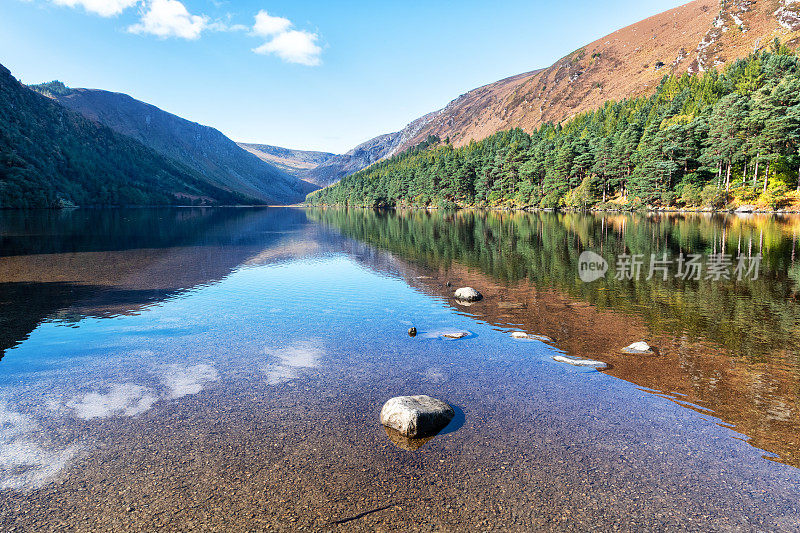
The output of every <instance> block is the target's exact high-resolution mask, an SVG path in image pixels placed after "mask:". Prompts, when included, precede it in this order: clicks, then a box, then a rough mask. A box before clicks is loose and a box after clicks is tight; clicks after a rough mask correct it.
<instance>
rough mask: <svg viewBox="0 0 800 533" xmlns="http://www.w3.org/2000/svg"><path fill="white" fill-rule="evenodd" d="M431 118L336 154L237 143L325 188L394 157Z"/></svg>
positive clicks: (263, 158) (416, 121) (421, 119)
mask: <svg viewBox="0 0 800 533" xmlns="http://www.w3.org/2000/svg"><path fill="white" fill-rule="evenodd" d="M435 115H436V113H431V114H429V115H425V116H424V117H421V118H418V119H417V120H415V121H414V122H412V123H411V124H409V125H408V126H406V127H405V128H403V129H402V130H400V131H397V132H394V133H387V134H385V135H379V136H378V137H375V138H373V139H370V140H369V141H367V142H365V143H361V144H359V145H358V146H356V147H355V148H353V149H352V150H350V151H349V152H347V153H346V154H340V155H336V154H330V153H326V152H306V151H303V150H291V149H287V148H279V147H276V146H269V145H263V144H248V143H239V146H241V147H242V148H244V149H245V150H248V151H249V152H251V153H253V154H255V155H256V156H258V157H259V158H261V160H262V161H265V162H268V163H271V164H273V165H276V166H278V167H279V168H282V169H283V170H285V171H287V172H289V173H290V174H292V175H294V176H296V177H297V178H299V179H302V180H305V181H308V182H311V183H313V184H315V185H318V186H320V187H326V186H328V185H331V184H332V183H336V182H337V181H339V180H340V179H342V178H343V177H345V176H347V175H349V174H352V173H354V172H358V171H359V170H361V169H363V168H366V167H368V166H370V165H371V164H373V163H376V162H378V161H380V160H381V159H384V158H386V157H391V156H393V155H395V154H396V153H398V151H399V150H400V148H401V147H402V146H404V145H405V144H407V143H408V141H409V140H410V139H412V138H414V137H416V136H417V135H418V134H419V132H420V130H422V128H424V127H425V126H426V125H427V124H428V122H429V121H430V120H431V119H433V117H434V116H435Z"/></svg>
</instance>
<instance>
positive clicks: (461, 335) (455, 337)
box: [442, 331, 469, 341]
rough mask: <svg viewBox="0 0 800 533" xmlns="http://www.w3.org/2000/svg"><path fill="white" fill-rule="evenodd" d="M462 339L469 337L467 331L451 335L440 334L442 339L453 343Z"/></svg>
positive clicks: (455, 332)
mask: <svg viewBox="0 0 800 533" xmlns="http://www.w3.org/2000/svg"><path fill="white" fill-rule="evenodd" d="M464 337H469V332H468V331H454V332H452V333H442V338H443V339H447V340H451V341H455V340H458V339H463V338H464Z"/></svg>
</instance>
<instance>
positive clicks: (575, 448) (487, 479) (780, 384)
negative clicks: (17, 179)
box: [0, 208, 800, 531]
mask: <svg viewBox="0 0 800 533" xmlns="http://www.w3.org/2000/svg"><path fill="white" fill-rule="evenodd" d="M798 232H800V218H774V217H772V218H770V217H763V218H762V217H756V216H751V217H735V216H706V215H693V216H688V215H687V216H678V215H657V216H656V215H653V216H638V215H579V214H547V213H541V214H521V213H520V214H509V213H472V212H459V213H427V212H421V211H413V212H391V213H377V212H371V211H361V210H350V211H345V210H334V209H327V210H302V209H288V208H287V209H164V210H146V209H141V210H113V211H112V210H109V211H104V210H75V211H64V212H57V211H53V212H50V211H38V212H33V211H31V212H11V211H7V212H1V211H0V355H2V359H0V529H2V530H10V529H13V528H15V527H16V528H19V529H21V530H32V529H38V530H50V529H60V528H68V529H78V530H98V529H103V530H126V529H129V530H142V529H145V530H148V529H150V530H152V529H155V528H157V527H166V528H169V529H181V530H192V529H250V530H253V529H256V530H259V529H270V528H277V529H303V528H305V529H336V528H339V527H343V528H346V529H364V530H375V529H379V530H408V529H420V530H442V529H448V530H450V529H456V528H460V529H468V530H475V529H479V530H486V529H497V530H531V529H550V530H585V529H599V530H608V529H612V528H619V529H624V530H634V529H651V530H663V529H677V528H684V529H691V530H703V531H707V530H731V529H735V530H745V531H749V530H778V531H798V530H800V509H799V508H798V507H800V469H798V467H800V358H799V357H798V354H800V305H798V302H797V297H798V290H799V289H800V285H798V284H800V257H796V252H797V242H796V241H797V233H798ZM585 251H592V252H594V253H595V254H597V256H596V257H595V258H594V262H595V263H597V264H602V261H605V262H606V264H607V265H608V272H607V273H606V274H605V276H604V277H602V278H600V279H598V280H596V281H594V282H591V283H587V282H583V281H581V279H580V277H579V273H580V269H581V262H580V260H579V258H580V257H581V254H582V252H585ZM664 254H666V257H665V256H664ZM681 254H683V256H684V258H687V259H688V258H690V257H692V256H695V255H696V256H698V259H697V260H696V262H697V261H699V262H700V263H701V267H702V268H703V270H702V272H701V273H700V275H699V278H700V279H693V276H685V275H681V274H682V273H685V268H684V267H685V266H686V265H685V264H682V263H680V262H679V261H678V258H679V257H680V256H681ZM651 255H653V256H655V258H656V259H658V260H661V261H662V262H661V263H659V267H660V268H657V269H655V270H654V271H653V275H652V276H650V275H649V274H650V264H651V261H652V259H653V258H652V257H651ZM725 257H729V259H728V260H730V261H731V263H730V264H727V263H725V261H724V260H725ZM626 258H630V260H628V259H626ZM739 258H741V260H742V261H743V264H746V265H747V266H748V267H753V266H754V265H755V266H754V268H752V269H751V270H750V271H749V272H746V274H747V275H743V276H741V277H742V279H738V278H739V276H738V275H737V274H738V273H737V271H736V267H737V266H738V265H739V262H738V261H739ZM756 258H758V259H759V260H760V263H759V262H756V263H754V261H756ZM639 260H641V261H642V266H641V275H635V274H636V272H635V271H634V270H635V269H629V268H628V266H629V265H630V264H636V262H637V261H639ZM715 262H719V263H720V264H723V266H724V267H725V268H724V269H720V268H717V267H714V266H713V265H712V263H715ZM715 270H716V271H717V272H718V273H721V274H720V275H719V276H717V275H713V272H714V271H715ZM756 272H757V274H758V277H757V279H754V278H755V275H754V274H755V273H756ZM648 277H650V278H651V279H647V278H648ZM726 277H729V278H731V279H726ZM618 278H619V279H618ZM685 278H688V279H685ZM448 284H449V285H448ZM465 285H469V286H473V287H475V288H477V289H478V290H480V291H481V292H482V293H483V294H484V297H485V298H484V300H483V301H481V302H479V303H477V304H474V305H471V306H464V305H461V304H459V303H458V302H456V301H455V300H454V299H453V298H452V293H453V290H454V289H455V288H457V287H460V286H465ZM412 325H413V326H415V327H416V328H417V329H418V331H419V335H418V336H417V337H415V338H411V337H409V336H408V334H407V330H408V328H409V327H411V326H412ZM454 331H466V332H469V333H470V335H469V336H468V337H466V338H463V339H460V340H457V341H452V340H446V339H444V338H442V334H443V333H446V332H454ZM514 331H525V332H528V333H531V334H535V335H542V336H545V337H547V338H549V341H548V340H545V341H539V340H517V339H513V338H512V337H511V335H510V334H511V332H514ZM635 341H647V342H649V343H650V344H651V345H652V346H654V347H655V348H657V354H656V355H651V356H636V355H625V354H622V353H621V352H620V349H621V348H622V347H624V346H627V345H629V344H631V343H632V342H635ZM562 353H567V354H569V355H575V356H581V357H591V358H592V359H599V360H601V361H604V362H606V363H608V364H609V365H610V366H609V368H608V369H607V370H606V371H603V372H597V371H594V370H587V369H581V368H576V367H572V366H567V365H564V364H561V363H557V362H555V361H553V359H552V358H553V356H555V355H558V354H562ZM405 394H429V395H431V396H435V397H438V398H441V399H444V400H446V401H448V402H449V403H451V404H452V405H453V406H454V407H455V408H456V410H457V413H458V416H457V417H456V420H455V421H454V422H453V423H452V424H451V425H450V426H449V427H448V428H446V429H445V431H444V432H443V433H442V434H440V435H438V436H437V437H435V438H433V439H432V440H430V441H428V442H425V443H403V442H394V441H393V440H392V439H390V438H389V436H388V435H387V433H386V432H385V431H384V430H383V428H382V427H381V426H380V424H379V422H378V413H379V412H380V408H381V406H382V405H383V403H384V402H385V401H386V400H387V399H389V398H390V397H392V396H397V395H405ZM409 444H411V445H410V446H409ZM420 444H421V445H422V446H421V447H419V448H418V449H416V450H414V451H411V450H408V449H405V448H409V447H414V446H419V445H420Z"/></svg>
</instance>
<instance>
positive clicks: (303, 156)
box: [236, 143, 337, 179]
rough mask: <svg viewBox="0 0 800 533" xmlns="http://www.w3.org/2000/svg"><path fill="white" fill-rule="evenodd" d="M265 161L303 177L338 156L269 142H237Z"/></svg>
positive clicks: (293, 174) (288, 172)
mask: <svg viewBox="0 0 800 533" xmlns="http://www.w3.org/2000/svg"><path fill="white" fill-rule="evenodd" d="M236 144H238V145H239V146H240V147H241V148H244V149H245V150H247V151H248V152H250V153H251V154H253V155H254V156H256V157H257V158H259V159H260V160H262V161H264V162H265V163H269V164H271V165H273V166H275V167H277V168H279V169H281V170H282V171H284V172H286V173H287V174H290V175H292V176H295V177H296V178H301V179H302V177H303V175H304V173H305V172H307V171H309V170H311V169H314V168H316V167H318V166H320V165H322V164H323V163H325V162H327V161H329V160H330V159H332V158H334V157H337V156H336V154H332V153H329V152H313V151H305V150H293V149H291V148H281V147H279V146H271V145H269V144H252V143H236Z"/></svg>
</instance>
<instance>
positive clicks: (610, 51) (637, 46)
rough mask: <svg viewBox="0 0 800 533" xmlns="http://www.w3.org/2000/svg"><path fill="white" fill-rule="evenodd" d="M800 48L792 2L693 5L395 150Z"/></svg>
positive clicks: (526, 80) (465, 105)
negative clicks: (757, 54)
mask: <svg viewBox="0 0 800 533" xmlns="http://www.w3.org/2000/svg"><path fill="white" fill-rule="evenodd" d="M776 37H777V38H779V39H780V40H781V41H782V42H784V43H787V44H788V45H790V46H793V45H796V44H797V43H798V42H800V2H797V1H796V0H722V1H720V0H696V1H694V2H690V3H688V4H686V5H683V6H681V7H677V8H675V9H672V10H670V11H666V12H664V13H661V14H659V15H655V16H653V17H650V18H647V19H645V20H643V21H641V22H638V23H636V24H633V25H631V26H628V27H626V28H623V29H621V30H619V31H616V32H614V33H612V34H610V35H608V36H606V37H603V38H602V39H598V40H597V41H595V42H593V43H590V44H588V45H586V46H584V47H582V48H580V49H579V50H576V51H575V52H573V53H571V54H569V55H567V56H566V57H564V58H562V59H560V60H559V61H557V62H556V63H555V64H554V65H552V66H551V67H549V68H546V69H542V70H536V71H532V72H528V73H526V74H520V75H517V76H513V77H511V78H507V79H504V80H501V81H498V82H496V83H492V84H490V85H486V86H484V87H480V88H478V89H475V90H472V91H469V92H468V93H466V94H464V95H462V96H460V97H459V98H457V99H455V100H453V101H452V102H451V103H450V104H449V105H448V106H447V107H445V109H443V110H442V111H441V112H439V113H437V114H435V116H434V117H433V118H432V119H431V120H429V121H428V122H427V124H426V125H425V127H423V128H421V129H420V130H419V131H418V132H417V134H416V135H414V136H412V137H410V138H408V139H406V140H405V141H404V142H403V143H401V144H400V146H398V147H397V150H401V151H402V150H405V149H407V148H409V147H411V146H414V145H416V144H418V143H419V142H421V141H423V140H425V139H426V138H427V137H428V136H431V135H435V136H438V137H440V138H441V139H446V138H449V139H450V140H451V141H452V143H453V144H454V146H456V147H458V146H464V145H466V144H469V141H470V140H473V139H474V140H480V139H483V138H485V137H488V136H489V135H492V134H494V133H497V132H498V131H503V130H509V129H512V128H522V129H523V130H525V131H527V132H529V133H530V132H531V131H533V130H534V129H535V128H537V127H539V126H540V125H542V124H543V123H546V122H554V123H556V122H561V121H563V120H565V119H568V118H570V117H573V116H575V115H576V114H578V113H581V112H583V111H588V110H593V109H597V108H599V107H600V105H601V104H602V103H603V102H606V101H608V100H622V99H625V98H631V97H636V96H642V95H649V94H652V93H653V92H654V91H655V89H656V87H657V86H658V83H659V81H660V80H661V78H662V77H663V76H664V75H665V74H682V73H690V74H695V73H699V72H704V71H707V70H710V69H715V68H716V69H720V68H723V67H724V65H726V64H729V63H731V62H733V61H735V60H736V59H740V58H742V57H745V56H747V55H748V54H749V53H751V52H753V51H754V50H757V49H763V48H766V47H767V46H769V45H770V43H772V41H773V40H774V38H776Z"/></svg>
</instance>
